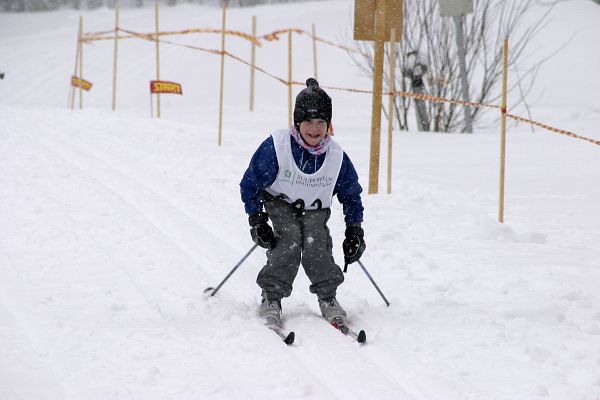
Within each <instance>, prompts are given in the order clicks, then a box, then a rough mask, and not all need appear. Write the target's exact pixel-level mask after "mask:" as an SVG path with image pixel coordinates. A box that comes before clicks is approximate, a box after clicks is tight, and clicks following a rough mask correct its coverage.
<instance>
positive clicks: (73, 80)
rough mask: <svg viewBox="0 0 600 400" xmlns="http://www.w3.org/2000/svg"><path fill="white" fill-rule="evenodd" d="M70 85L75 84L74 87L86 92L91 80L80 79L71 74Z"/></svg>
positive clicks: (89, 87)
mask: <svg viewBox="0 0 600 400" xmlns="http://www.w3.org/2000/svg"><path fill="white" fill-rule="evenodd" d="M71 86H75V87H76V88H78V87H80V86H81V88H82V89H83V90H85V91H86V92H89V91H90V89H91V88H92V82H89V81H86V80H85V79H80V78H79V77H77V76H72V77H71Z"/></svg>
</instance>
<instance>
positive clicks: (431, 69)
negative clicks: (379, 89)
mask: <svg viewBox="0 0 600 400" xmlns="http://www.w3.org/2000/svg"><path fill="white" fill-rule="evenodd" d="M558 1H560V0H554V1H550V2H547V3H545V4H538V3H537V2H536V1H534V0H474V7H473V13H472V14H469V15H468V16H467V17H466V18H465V26H464V32H465V47H466V63H467V77H468V80H469V86H470V99H471V101H474V102H478V103H498V101H499V98H500V95H501V93H500V92H499V90H497V89H498V86H499V82H500V80H501V77H502V42H503V41H504V38H505V37H508V38H509V39H510V57H509V68H511V69H517V70H518V71H519V76H518V77H517V78H516V79H511V81H512V82H514V84H512V86H511V87H510V90H519V91H520V97H521V100H520V101H521V102H523V103H524V104H525V105H527V103H526V96H527V94H528V93H529V92H530V89H531V87H532V86H533V83H534V81H535V77H536V74H537V71H538V70H539V68H540V66H541V65H542V63H543V61H544V60H538V61H537V62H531V61H530V60H527V56H528V55H529V54H528V53H527V50H528V44H529V42H530V41H531V39H532V38H533V37H535V36H536V35H537V34H538V33H539V32H540V31H541V29H542V28H543V27H544V26H545V25H546V23H547V19H548V15H549V12H550V11H551V9H552V8H553V7H554V6H555V5H556V3H557V2H558ZM437 3H438V2H437V0H404V27H403V30H404V33H403V38H402V41H401V42H399V43H398V44H396V54H397V55H398V57H397V60H396V71H399V73H398V72H396V82H395V85H396V90H399V91H405V92H418V90H415V87H418V84H419V83H421V91H424V92H425V93H427V94H429V95H431V96H435V97H444V98H449V99H461V98H462V94H461V84H460V79H459V68H458V57H457V49H456V45H455V43H456V41H455V38H454V35H455V29H454V26H453V23H452V19H451V18H447V17H441V16H440V15H439V10H438V7H437V6H438V4H437ZM534 6H539V7H544V12H543V13H542V15H541V16H540V17H539V18H537V20H535V22H534V23H533V24H531V25H530V26H523V24H524V20H525V16H526V15H528V14H530V13H531V11H532V9H533V7H534ZM354 46H355V49H356V50H357V51H358V56H357V55H356V54H353V53H349V54H350V56H351V57H352V59H353V61H354V63H355V64H356V65H357V66H358V68H359V69H360V70H361V71H362V72H363V73H364V74H366V75H367V76H369V77H372V76H373V53H374V50H373V49H374V44H373V42H354ZM389 53H390V52H389V47H388V48H386V53H385V54H386V59H387V60H388V61H387V63H388V64H389ZM525 61H529V66H527V67H524V63H525ZM419 79H420V82H419ZM384 81H385V84H386V85H387V84H388V82H389V74H388V71H386V72H385V73H384ZM413 106H415V109H416V110H417V113H418V116H417V121H418V123H419V124H420V125H423V126H422V127H419V128H422V129H420V130H425V131H434V132H453V131H461V130H463V128H464V116H463V114H462V112H461V111H462V110H461V108H459V107H462V106H458V105H455V104H448V103H433V102H429V101H424V102H421V103H419V101H418V100H417V101H415V100H412V99H410V98H406V97H399V96H398V97H396V101H395V103H394V107H395V111H396V121H397V123H398V126H399V127H400V129H401V130H408V129H409V127H410V126H409V121H410V118H409V110H410V109H411V108H412V107H413ZM483 110H484V109H483V108H476V107H473V108H471V116H472V120H473V124H474V125H481V121H482V118H481V116H482V115H483ZM387 111H389V110H384V112H385V114H386V117H387V115H388V112H387ZM419 111H421V112H419Z"/></svg>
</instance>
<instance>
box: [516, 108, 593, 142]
mask: <svg viewBox="0 0 600 400" xmlns="http://www.w3.org/2000/svg"><path fill="white" fill-rule="evenodd" d="M506 116H507V117H510V118H512V119H514V120H515V121H519V122H526V123H528V124H531V125H535V126H537V127H540V128H543V129H546V130H548V131H550V132H554V133H559V134H561V135H565V136H569V137H572V138H575V139H580V140H585V141H586V142H590V143H593V144H596V145H598V146H600V140H596V139H590V138H587V137H585V136H581V135H578V134H576V133H573V132H569V131H566V130H564V129H558V128H554V127H552V126H550V125H546V124H542V123H541V122H537V121H533V120H531V119H527V118H523V117H519V116H518V115H513V114H509V113H507V114H506Z"/></svg>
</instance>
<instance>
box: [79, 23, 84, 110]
mask: <svg viewBox="0 0 600 400" xmlns="http://www.w3.org/2000/svg"><path fill="white" fill-rule="evenodd" d="M79 26H80V27H81V30H80V31H79V32H80V33H79V109H80V110H81V109H83V89H82V85H83V42H82V41H81V39H82V37H83V15H81V16H79Z"/></svg>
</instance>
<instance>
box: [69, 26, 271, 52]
mask: <svg viewBox="0 0 600 400" xmlns="http://www.w3.org/2000/svg"><path fill="white" fill-rule="evenodd" d="M118 30H119V31H121V32H125V33H128V34H129V35H130V36H118V38H119V39H131V38H139V37H141V36H144V37H148V38H151V39H152V40H156V33H138V32H133V31H128V30H127V29H122V28H119V29H118ZM114 32H115V30H114V29H113V30H112V31H105V32H96V33H89V34H86V35H84V36H83V37H82V38H81V41H82V42H86V43H87V42H92V41H97V40H114V39H115V38H114V36H103V35H106V34H109V33H112V34H114ZM221 32H222V30H221V29H212V28H193V29H184V30H182V31H163V32H159V33H158V36H175V35H188V34H192V33H219V34H220V33H221ZM225 34H226V35H229V36H237V37H240V38H242V39H246V40H248V41H249V42H252V43H254V44H255V45H256V46H258V47H261V46H262V43H261V42H260V40H258V39H256V38H255V37H254V36H252V35H249V34H247V33H244V32H239V31H231V30H225Z"/></svg>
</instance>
